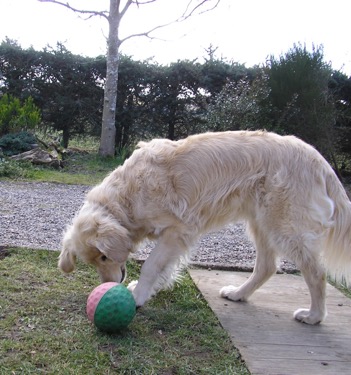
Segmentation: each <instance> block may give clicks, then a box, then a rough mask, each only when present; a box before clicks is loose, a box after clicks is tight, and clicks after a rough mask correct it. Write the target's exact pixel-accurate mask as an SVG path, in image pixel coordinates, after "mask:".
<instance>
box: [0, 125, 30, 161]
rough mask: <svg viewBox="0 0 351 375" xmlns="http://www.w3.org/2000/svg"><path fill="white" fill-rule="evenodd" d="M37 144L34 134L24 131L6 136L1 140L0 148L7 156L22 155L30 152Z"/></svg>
mask: <svg viewBox="0 0 351 375" xmlns="http://www.w3.org/2000/svg"><path fill="white" fill-rule="evenodd" d="M36 143H37V140H36V138H35V137H34V135H33V134H31V133H29V132H27V131H22V132H19V133H11V134H6V135H4V136H3V137H1V138H0V148H1V150H2V153H3V154H4V155H6V156H12V155H17V154H20V153H21V152H25V151H29V150H31V149H32V148H33V145H34V144H36Z"/></svg>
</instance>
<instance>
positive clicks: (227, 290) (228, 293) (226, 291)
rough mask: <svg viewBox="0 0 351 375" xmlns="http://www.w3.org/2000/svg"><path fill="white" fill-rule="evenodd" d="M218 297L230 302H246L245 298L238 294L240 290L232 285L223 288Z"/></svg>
mask: <svg viewBox="0 0 351 375" xmlns="http://www.w3.org/2000/svg"><path fill="white" fill-rule="evenodd" d="M219 295H220V296H221V297H223V298H227V299H230V300H231V301H246V298H245V296H243V295H242V293H241V292H240V288H237V287H235V286H233V285H228V286H224V287H223V288H222V289H221V290H220V291H219Z"/></svg>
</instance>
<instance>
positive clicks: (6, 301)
mask: <svg viewBox="0 0 351 375" xmlns="http://www.w3.org/2000/svg"><path fill="white" fill-rule="evenodd" d="M57 255H58V254H57V253H56V252H52V251H44V250H35V249H22V248H10V249H6V248H3V249H2V250H1V251H0V348H1V357H0V374H4V375H5V374H6V375H8V374H79V375H82V374H157V375H171V374H184V375H189V374H248V373H249V372H248V370H247V369H246V367H245V364H244V363H243V362H242V361H241V359H240V355H239V353H238V352H237V351H236V350H235V348H234V347H233V345H232V343H231V341H230V339H229V337H228V335H227V333H226V332H225V331H224V330H223V329H222V328H221V326H220V324H219V322H218V320H217V318H216V317H215V316H214V314H213V313H212V311H211V309H210V308H209V307H208V305H207V303H206V301H205V300H204V298H203V297H202V296H201V294H200V293H199V291H198V290H197V289H196V287H195V286H194V284H193V282H192V280H191V279H190V277H189V276H188V274H185V275H184V278H183V281H182V282H181V283H180V284H178V285H176V286H175V288H174V289H172V290H169V291H164V292H160V293H159V294H158V295H157V297H155V298H154V299H153V300H152V301H150V302H149V303H148V304H146V305H145V306H144V307H142V308H141V309H139V310H138V312H137V315H136V317H135V318H134V320H133V321H132V323H131V324H130V325H129V327H128V328H127V329H125V330H124V331H122V332H121V333H119V334H114V335H109V334H103V333H101V332H99V331H98V330H97V329H96V328H95V327H94V326H93V325H92V324H91V323H90V322H89V321H88V319H87V316H86V312H85V307H86V299H87V297H88V295H89V293H90V292H91V290H93V288H94V287H95V286H97V285H98V284H99V280H98V278H97V275H96V272H95V271H94V270H92V269H91V268H90V267H88V266H84V265H81V264H80V265H79V268H78V270H76V272H75V273H74V274H72V275H69V276H65V275H62V274H61V273H60V272H59V270H58V269H57V265H56V263H57ZM138 273H139V265H138V264H137V263H135V262H131V263H130V264H129V280H131V279H134V278H136V277H137V276H138Z"/></svg>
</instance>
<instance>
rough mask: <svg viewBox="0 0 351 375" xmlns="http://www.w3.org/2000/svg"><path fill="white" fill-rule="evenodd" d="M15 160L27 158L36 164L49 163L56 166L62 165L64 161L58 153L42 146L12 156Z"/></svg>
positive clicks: (48, 164)
mask: <svg viewBox="0 0 351 375" xmlns="http://www.w3.org/2000/svg"><path fill="white" fill-rule="evenodd" d="M11 159H13V160H27V161H30V162H31V163H32V164H35V165H47V166H50V167H54V168H57V169H58V168H60V167H62V162H61V160H60V159H59V158H58V153H57V152H56V153H53V152H48V151H45V150H42V149H41V148H39V147H38V148H35V149H33V150H30V151H26V152H23V153H21V154H18V155H14V156H11Z"/></svg>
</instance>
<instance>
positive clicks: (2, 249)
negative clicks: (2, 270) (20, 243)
mask: <svg viewBox="0 0 351 375" xmlns="http://www.w3.org/2000/svg"><path fill="white" fill-rule="evenodd" d="M10 255H11V253H10V250H9V249H8V247H7V246H1V245H0V260H3V259H5V258H6V257H9V256H10Z"/></svg>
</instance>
